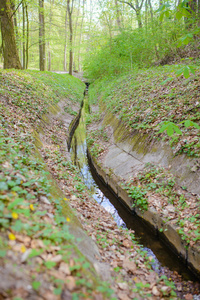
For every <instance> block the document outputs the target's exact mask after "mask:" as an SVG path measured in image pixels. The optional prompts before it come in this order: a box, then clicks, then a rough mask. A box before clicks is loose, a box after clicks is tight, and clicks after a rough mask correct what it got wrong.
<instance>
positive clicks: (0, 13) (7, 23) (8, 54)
mask: <svg viewBox="0 0 200 300" xmlns="http://www.w3.org/2000/svg"><path fill="white" fill-rule="evenodd" d="M0 17H1V32H2V41H3V57H4V69H11V68H14V69H21V68H22V67H21V63H20V60H19V55H18V51H17V45H16V40H15V32H14V23H13V19H12V10H11V6H10V1H9V0H7V1H5V0H0Z"/></svg>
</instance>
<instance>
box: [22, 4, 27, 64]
mask: <svg viewBox="0 0 200 300" xmlns="http://www.w3.org/2000/svg"><path fill="white" fill-rule="evenodd" d="M22 16H23V27H22V45H23V51H22V52H23V60H22V67H23V69H25V66H26V61H25V60H26V46H25V45H26V43H25V26H26V25H25V3H24V1H23V2H22Z"/></svg>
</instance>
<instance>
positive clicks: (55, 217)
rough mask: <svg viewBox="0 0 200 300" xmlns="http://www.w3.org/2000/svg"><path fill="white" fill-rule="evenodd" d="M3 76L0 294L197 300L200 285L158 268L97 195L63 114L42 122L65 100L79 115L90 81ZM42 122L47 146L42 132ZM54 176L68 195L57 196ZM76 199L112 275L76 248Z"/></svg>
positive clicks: (17, 74) (8, 296)
mask: <svg viewBox="0 0 200 300" xmlns="http://www.w3.org/2000/svg"><path fill="white" fill-rule="evenodd" d="M45 74H46V75H45ZM0 76H1V83H2V86H1V87H0V88H1V90H0V93H1V97H0V100H1V106H0V109H1V137H0V142H1V164H2V167H3V168H2V169H1V173H0V176H1V183H0V191H1V194H0V225H1V231H0V299H15V300H20V299H48V300H51V299H52V300H54V299H56V300H57V299H58V300H59V299H69V300H70V299H74V300H75V299H96V300H101V299H121V300H129V299H186V300H190V299H193V296H192V295H193V294H198V293H199V290H198V286H194V285H193V284H192V283H191V282H187V283H185V282H183V281H182V280H180V276H179V275H178V274H175V273H170V272H169V271H166V274H165V273H164V274H159V275H158V274H157V273H156V272H155V271H153V269H152V262H151V258H149V257H147V256H146V252H145V251H142V250H141V248H140V246H139V245H138V244H137V242H136V241H135V240H134V232H132V231H131V230H124V229H122V228H118V227H117V224H116V223H115V221H114V220H113V219H112V217H111V215H110V214H109V213H108V212H106V211H105V210H104V209H103V208H102V207H101V206H100V205H99V204H98V203H96V202H95V200H94V199H93V198H92V196H91V195H90V192H89V191H88V190H87V188H86V187H85V186H84V183H83V182H82V179H81V178H80V176H79V171H78V170H77V168H76V167H75V166H74V165H73V164H72V163H71V161H70V157H69V154H67V151H66V140H67V138H68V134H67V130H66V126H65V124H64V122H62V121H60V120H58V119H56V116H54V117H53V118H51V122H50V123H49V122H48V120H46V121H45V122H43V121H42V116H43V114H45V113H47V112H48V107H49V104H51V105H54V104H55V103H56V102H58V100H65V111H66V112H67V113H68V114H71V118H72V117H74V116H75V115H76V114H77V107H78V105H76V103H77V102H78V101H80V100H81V99H82V97H83V90H84V87H83V85H81V84H79V83H78V81H73V80H71V79H70V78H69V79H68V81H67V80H66V79H65V78H64V77H62V76H64V75H50V74H49V73H44V75H40V73H34V72H30V74H29V73H28V72H24V73H23V72H17V71H13V70H12V71H9V72H8V73H7V72H2V73H0ZM57 76H58V77H57ZM72 102H73V103H74V104H73V106H74V108H73V109H72V106H71V103H72ZM41 126H42V132H41V134H42V136H43V141H42V142H43V143H41V142H40V140H39V139H38V138H37V137H38V134H37V133H36V132H35V130H38V129H39V127H40V128H41ZM40 130H41V129H40ZM34 136H35V138H36V140H35V138H34ZM35 141H36V142H37V144H38V145H37V146H38V147H39V149H40V154H39V152H35V151H36V149H35V147H34V143H35ZM40 155H41V156H40ZM41 157H42V158H43V159H41ZM43 162H44V163H43ZM49 174H51V176H53V178H54V180H55V181H56V182H57V184H58V186H59V187H60V189H61V190H62V191H63V194H62V193H61V194H60V195H59V196H57V195H56V196H55V195H52V193H53V192H52V189H51V188H52V185H53V182H52V180H51V177H50V175H49ZM68 204H70V205H71V206H72V207H73V208H74V213H76V214H77V216H78V218H79V220H80V222H81V223H82V226H83V228H84V229H85V230H86V231H87V232H88V234H89V235H90V236H91V238H92V240H93V241H95V242H96V244H97V246H98V249H99V252H100V255H101V258H98V257H97V259H99V260H100V262H103V263H106V264H107V266H108V272H105V271H106V270H105V271H104V270H99V271H100V273H101V274H103V278H104V280H102V279H101V278H99V277H98V275H97V273H96V272H95V270H94V268H93V267H92V266H91V264H90V263H89V262H88V260H87V259H86V258H85V257H84V256H83V255H81V253H80V252H79V251H77V249H76V247H75V246H74V238H73V236H72V235H71V234H70V233H69V230H68V228H69V226H70V224H71V223H73V218H74V216H73V214H72V213H71V210H70V209H69V208H68V207H69V205H68ZM109 273H110V276H108V277H106V274H109ZM174 282H175V283H176V286H175V285H174ZM176 292H177V295H176Z"/></svg>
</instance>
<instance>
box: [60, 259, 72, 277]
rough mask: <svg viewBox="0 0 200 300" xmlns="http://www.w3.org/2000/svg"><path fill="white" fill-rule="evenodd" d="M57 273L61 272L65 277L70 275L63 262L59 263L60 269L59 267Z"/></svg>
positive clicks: (66, 265) (67, 267)
mask: <svg viewBox="0 0 200 300" xmlns="http://www.w3.org/2000/svg"><path fill="white" fill-rule="evenodd" d="M59 271H60V272H63V273H64V274H66V275H70V274H71V271H70V269H69V266H68V264H66V263H65V262H61V264H60V267H59Z"/></svg>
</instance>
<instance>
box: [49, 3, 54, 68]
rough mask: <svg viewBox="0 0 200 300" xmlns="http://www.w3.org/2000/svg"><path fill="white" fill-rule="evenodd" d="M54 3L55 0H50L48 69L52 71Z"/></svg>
mask: <svg viewBox="0 0 200 300" xmlns="http://www.w3.org/2000/svg"><path fill="white" fill-rule="evenodd" d="M52 4H53V5H54V0H53V2H52V0H50V13H49V41H48V71H51V43H50V39H51V27H52Z"/></svg>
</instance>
